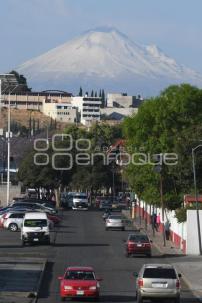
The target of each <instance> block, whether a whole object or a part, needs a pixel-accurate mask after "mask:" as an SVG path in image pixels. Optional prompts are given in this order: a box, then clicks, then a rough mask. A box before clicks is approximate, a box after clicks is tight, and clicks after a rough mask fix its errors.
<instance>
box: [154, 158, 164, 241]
mask: <svg viewBox="0 0 202 303" xmlns="http://www.w3.org/2000/svg"><path fill="white" fill-rule="evenodd" d="M153 158H154V161H156V162H157V164H156V165H155V166H154V171H155V172H157V173H159V175H160V203H161V210H162V213H161V216H162V227H163V246H166V237H165V222H164V221H165V216H164V213H165V206H164V199H163V163H162V154H156V155H154V156H153Z"/></svg>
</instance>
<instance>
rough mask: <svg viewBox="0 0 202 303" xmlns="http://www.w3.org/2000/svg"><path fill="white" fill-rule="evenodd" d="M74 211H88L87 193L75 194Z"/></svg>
mask: <svg viewBox="0 0 202 303" xmlns="http://www.w3.org/2000/svg"><path fill="white" fill-rule="evenodd" d="M72 209H73V210H76V209H80V210H88V196H87V194H86V193H76V194H74V196H73V205H72Z"/></svg>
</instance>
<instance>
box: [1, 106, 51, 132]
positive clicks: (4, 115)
mask: <svg viewBox="0 0 202 303" xmlns="http://www.w3.org/2000/svg"><path fill="white" fill-rule="evenodd" d="M30 117H31V119H34V120H35V121H36V122H37V121H39V127H40V129H42V128H45V127H46V126H47V125H49V124H50V120H51V119H50V118H49V117H47V116H45V115H44V114H43V113H41V112H39V111H31V110H25V109H11V123H12V122H13V121H15V122H17V123H19V124H21V125H22V126H25V127H26V128H29V121H30ZM7 123H8V111H7V108H2V110H1V112H0V128H5V129H7Z"/></svg>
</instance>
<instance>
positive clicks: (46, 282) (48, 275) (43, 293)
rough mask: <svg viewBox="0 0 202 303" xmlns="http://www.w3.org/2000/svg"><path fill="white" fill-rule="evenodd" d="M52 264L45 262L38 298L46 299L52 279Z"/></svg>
mask: <svg viewBox="0 0 202 303" xmlns="http://www.w3.org/2000/svg"><path fill="white" fill-rule="evenodd" d="M53 265H54V263H53V262H47V264H46V269H45V272H44V276H43V280H42V283H41V287H40V291H39V295H38V298H48V297H49V294H50V291H49V288H50V283H51V280H52V278H53Z"/></svg>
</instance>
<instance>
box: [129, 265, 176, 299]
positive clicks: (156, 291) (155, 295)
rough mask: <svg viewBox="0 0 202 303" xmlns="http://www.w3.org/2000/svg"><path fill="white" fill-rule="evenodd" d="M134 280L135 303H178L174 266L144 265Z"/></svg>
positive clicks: (135, 274)
mask: <svg viewBox="0 0 202 303" xmlns="http://www.w3.org/2000/svg"><path fill="white" fill-rule="evenodd" d="M134 276H135V277H136V278H137V280H136V296H137V303H142V302H143V300H148V299H150V300H153V299H169V300H170V301H169V302H174V303H180V280H179V278H180V277H181V274H178V273H177V271H176V269H175V268H174V266H172V265H170V264H144V265H143V266H142V268H141V270H140V272H139V274H137V273H134Z"/></svg>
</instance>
